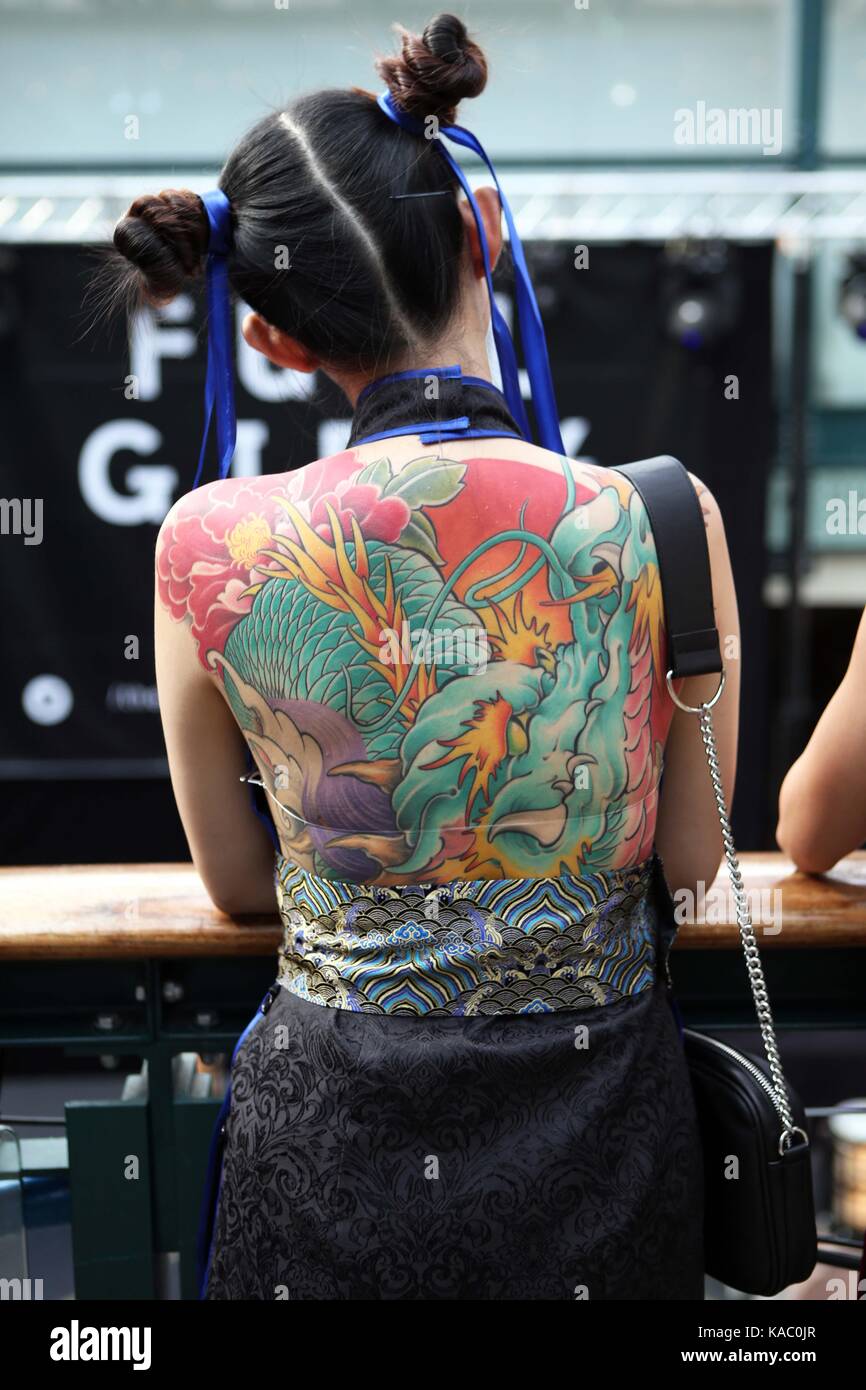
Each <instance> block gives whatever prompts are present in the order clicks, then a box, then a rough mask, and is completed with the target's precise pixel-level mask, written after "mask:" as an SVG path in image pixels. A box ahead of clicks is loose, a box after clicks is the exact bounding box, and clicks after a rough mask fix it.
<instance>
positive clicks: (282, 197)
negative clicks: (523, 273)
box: [96, 14, 487, 369]
mask: <svg viewBox="0 0 866 1390" xmlns="http://www.w3.org/2000/svg"><path fill="white" fill-rule="evenodd" d="M395 27H396V28H397V31H398V34H399V36H400V41H401V51H400V53H399V54H397V55H395V56H392V57H385V58H381V59H379V60H378V62H377V64H376V66H377V70H378V72H379V74H380V75H381V76H382V77H383V78H384V80H385V82H386V83H387V85H388V88H389V89H390V91H391V94H392V96H393V98H394V101H395V103H396V104H397V105H398V106H400V107H401V108H402V109H403V110H404V111H406V112H408V113H409V114H411V115H412V116H414V117H416V118H417V119H420V120H421V121H427V120H428V118H430V117H433V118H435V121H437V122H441V123H443V124H449V123H452V122H453V121H454V119H455V114H456V109H457V105H458V103H459V102H460V100H461V99H462V98H463V97H471V96H476V95H478V93H480V92H481V91H482V90H483V89H484V86H485V83H486V81H487V64H486V61H485V58H484V55H483V53H482V52H481V50H480V48H478V46H477V45H476V44H475V43H473V42H472V41H471V40H470V38H469V36H468V34H467V32H466V28H465V26H464V24H463V23H462V21H461V20H459V19H458V18H456V16H454V15H450V14H441V15H437V17H436V18H435V19H433V20H431V22H430V23H429V24H428V25H427V27H426V28H425V30H424V32H423V34H421V35H417V34H410V33H408V32H407V31H406V30H405V29H403V28H402V27H401V26H395ZM432 129H433V130H435V129H436V127H435V125H434V126H432ZM427 133H428V135H429V134H430V133H431V125H430V124H429V122H428V130H427ZM219 187H220V188H221V189H222V191H223V192H224V193H225V194H226V196H227V197H228V199H229V200H230V203H231V221H232V251H231V254H230V256H229V262H228V265H229V278H230V281H231V284H232V286H233V288H234V290H235V291H236V292H237V294H238V295H239V296H240V297H241V299H243V300H244V301H245V302H246V303H247V304H249V305H250V307H251V308H252V309H254V310H255V311H256V312H258V313H259V314H261V315H262V317H263V318H264V319H266V320H267V322H268V323H270V324H272V325H273V326H274V327H276V328H280V329H283V330H284V331H285V332H286V333H289V334H291V336H292V337H294V338H297V339H298V340H299V341H300V342H301V343H303V344H304V345H305V346H306V347H307V348H308V349H309V350H310V351H311V352H313V353H315V354H316V355H317V356H320V357H321V358H322V359H323V360H324V361H325V362H327V363H332V364H333V365H335V366H342V367H344V368H352V369H357V368H360V369H364V368H371V367H376V366H380V365H385V366H387V364H388V363H389V361H390V360H391V359H394V358H396V357H397V356H398V355H399V354H400V353H401V352H403V351H404V350H405V349H406V348H407V347H408V346H409V345H410V344H412V343H413V342H422V343H423V341H424V340H425V339H427V338H430V337H432V336H434V335H435V334H436V333H438V332H441V331H442V329H443V328H444V327H445V326H446V324H447V323H448V321H449V319H450V317H451V315H452V313H453V311H454V309H455V306H456V301H457V294H458V285H459V271H460V256H461V251H462V249H463V244H464V243H463V222H462V219H461V217H460V213H459V211H458V208H457V198H456V194H457V190H458V185H457V181H456V179H455V178H454V175H453V173H452V171H451V170H450V169H449V167H448V165H447V163H446V161H445V160H444V159H443V158H442V157H441V155H440V154H439V153H438V151H437V150H436V148H435V142H434V140H432V139H430V138H424V136H418V135H414V134H411V133H409V132H407V131H406V130H404V129H402V127H400V126H397V125H396V124H395V123H394V122H393V121H391V120H390V119H389V118H388V117H387V116H386V115H385V113H384V112H383V111H381V110H380V108H379V107H378V105H377V104H376V100H375V97H374V96H372V95H371V94H370V93H369V92H364V91H362V90H360V89H358V88H354V89H351V90H326V91H320V92H315V93H313V94H311V95H308V96H304V97H300V98H299V99H298V100H296V101H294V102H292V103H291V104H290V105H289V106H287V107H285V108H284V109H282V110H277V111H274V112H271V113H270V114H269V115H267V116H265V117H264V118H263V119H262V120H260V121H258V122H257V123H256V124H255V125H254V126H253V127H252V129H251V130H250V131H249V132H248V133H247V134H246V135H245V136H244V137H243V138H242V139H241V140H240V142H239V143H238V144H237V145H236V147H235V148H234V150H233V151H232V152H231V154H230V155H229V157H228V160H227V161H226V164H225V166H224V168H223V171H222V174H221V175H220V178H219ZM405 194H413V195H424V194H427V195H434V196H427V197H424V196H413V197H405V196H402V197H401V196H399V195H405ZM395 195H398V196H395ZM435 195H447V196H435ZM208 235H209V230H208V221H207V214H206V213H205V209H204V204H203V202H202V200H201V198H200V197H199V195H198V194H196V193H193V192H191V191H190V190H188V189H167V190H165V191H163V192H161V193H158V194H154V195H148V196H145V197H140V198H137V199H136V200H135V202H134V203H133V204H132V205H131V207H130V208H129V210H128V212H127V213H126V216H125V217H123V218H121V220H120V221H119V222H118V224H117V226H116V228H115V231H114V250H113V251H110V252H109V255H108V263H107V265H106V266H104V267H103V269H102V271H100V273H99V275H98V276H97V277H96V278H97V281H98V282H99V284H98V285H97V288H96V297H97V300H98V301H99V302H100V305H101V307H105V306H106V305H107V306H108V307H110V308H114V307H117V306H118V305H119V304H123V305H125V306H126V307H127V309H131V308H134V307H136V306H138V305H141V304H151V305H161V304H166V303H168V302H169V301H170V300H171V299H172V298H173V297H174V296H175V295H176V294H177V293H178V292H179V291H180V290H181V289H183V288H184V286H185V285H186V282H187V280H188V279H189V278H190V277H195V276H197V275H198V274H200V272H201V271H202V269H203V268H204V259H205V256H206V253H207V243H208ZM283 267H285V268H283Z"/></svg>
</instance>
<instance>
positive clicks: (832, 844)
mask: <svg viewBox="0 0 866 1390" xmlns="http://www.w3.org/2000/svg"><path fill="white" fill-rule="evenodd" d="M864 684H866V613H864V614H863V616H862V617H861V619H860V625H859V627H858V629H857V635H856V637H855V638H854V648H853V650H852V652H851V660H850V661H849V663H848V670H847V671H846V672H845V675H844V677H843V678H842V681H841V683H840V685H839V688H838V690H837V691H836V693H835V694H834V696H833V698H832V700H831V701H830V703H829V704H828V705H827V708H826V709H825V710H824V713H823V714H822V715H821V718H820V719H819V720H818V723H817V725H816V727H815V731H814V733H813V734H812V737H811V738H810V739H809V742H808V744H807V745H806V748H805V749H804V751H803V752H802V753H801V754H800V756H799V758H798V759H797V761H796V762H795V763H794V765H793V767H791V768H790V769H789V771H788V774H787V776H786V777H785V780H784V782H783V783H782V789H781V791H780V793H779V823H778V825H777V827H776V840H777V842H778V845H779V848H780V849H782V850H784V852H785V854H787V855H790V857H791V859H793V861H794V863H795V864H796V865H797V867H798V868H799V869H803V870H804V871H805V872H806V873H811V874H823V873H826V872H827V870H828V869H832V867H833V865H834V864H837V863H838V862H839V860H840V859H842V858H843V856H844V855H846V854H850V853H851V852H852V850H856V849H860V847H861V846H862V845H863V843H864V841H866V703H864V700H863V690H864Z"/></svg>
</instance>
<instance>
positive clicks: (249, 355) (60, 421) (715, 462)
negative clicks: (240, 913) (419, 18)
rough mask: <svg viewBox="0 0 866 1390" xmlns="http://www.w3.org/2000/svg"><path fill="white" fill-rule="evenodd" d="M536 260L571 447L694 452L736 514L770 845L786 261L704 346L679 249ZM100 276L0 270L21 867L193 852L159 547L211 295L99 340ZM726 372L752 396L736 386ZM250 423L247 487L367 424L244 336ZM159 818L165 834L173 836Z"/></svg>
mask: <svg viewBox="0 0 866 1390" xmlns="http://www.w3.org/2000/svg"><path fill="white" fill-rule="evenodd" d="M529 254H530V258H531V262H532V266H533V271H534V275H535V281H536V285H537V290H538V295H539V300H540V302H541V307H542V312H543V314H544V317H545V322H546V324H547V326H548V333H549V343H550V352H551V359H552V363H553V369H554V378H555V384H556V389H557V396H558V401H559V406H560V412H561V415H562V418H563V435H564V438H565V442H566V448H567V450H568V452H569V453H572V454H578V453H579V454H581V455H584V456H588V457H591V458H593V459H594V460H596V461H597V462H599V463H603V464H605V465H611V464H617V463H624V462H627V461H629V460H630V459H634V458H639V457H644V456H646V455H648V454H653V453H673V454H676V455H677V456H678V457H680V458H681V459H682V460H683V462H684V463H686V465H687V467H688V468H689V469H690V470H691V471H692V472H693V473H696V474H698V475H699V476H700V477H702V478H703V480H704V481H705V482H706V483H707V485H708V486H709V487H710V488H711V489H712V491H713V492H714V493H715V495H716V497H717V498H718V501H719V503H720V505H721V507H722V511H723V513H724V515H725V519H726V524H727V529H728V538H729V542H730V545H731V551H732V556H733V561H734V571H735V576H736V579H737V585H738V593H739V599H740V611H741V618H742V624H743V639H744V650H745V651H746V653H747V661H746V663H745V673H746V675H745V685H744V695H743V700H744V706H746V705H747V706H748V709H749V718H748V720H746V721H745V722H744V727H743V733H742V740H743V744H742V757H741V768H742V769H743V771H742V775H741V779H740V786H739V790H738V796H737V806H736V808H735V828H737V831H738V838H739V839H740V841H741V842H742V847H743V848H749V847H752V846H753V845H755V844H756V843H757V841H758V838H759V836H760V833H761V831H760V824H761V821H762V817H764V813H765V810H766V807H765V800H766V797H765V792H764V789H763V784H762V780H761V779H762V777H763V771H762V769H763V744H764V725H763V722H762V721H763V720H765V719H766V704H767V696H766V662H765V657H764V652H765V649H766V642H765V640H764V637H763V633H764V621H765V619H764V611H763V605H762V601H761V586H762V581H763V572H764V544H763V527H764V497H765V488H766V473H767V466H768V459H769V452H770V442H771V415H770V405H769V401H770V365H769V364H770V318H769V303H770V267H771V251H770V248H768V247H753V248H741V249H740V252H739V255H738V262H737V274H738V276H739V277H740V280H741V283H742V288H743V293H742V295H741V307H740V312H739V317H738V319H737V320H736V322H735V323H734V326H733V328H732V330H731V331H730V332H729V333H728V334H727V336H726V337H725V338H724V340H723V341H722V342H721V343H720V345H719V346H717V347H715V348H706V349H703V350H700V351H690V350H688V349H687V348H684V347H682V346H680V345H679V344H678V343H676V342H674V341H673V340H672V339H671V338H670V337H669V336H668V334H667V333H666V329H665V323H664V312H663V306H662V304H661V302H660V293H661V286H662V284H663V269H664V267H663V263H662V251H661V250H660V248H658V247H655V246H649V245H633V246H622V247H598V248H595V247H593V248H588V249H587V251H586V254H576V250H575V248H574V247H573V246H570V245H569V246H565V245H561V244H554V243H538V244H536V245H535V246H534V247H531V248H529ZM93 268H94V259H93V256H92V253H90V252H88V251H86V250H84V249H82V248H80V247H55V246H32V247H31V246H22V247H20V248H13V247H7V248H6V249H5V250H4V252H3V255H2V259H0V362H2V373H0V383H2V384H0V401H2V405H0V409H2V416H3V440H4V450H3V454H4V464H3V481H2V488H0V492H2V498H0V509H2V510H0V526H2V533H0V573H2V581H3V594H4V600H5V601H4V604H3V619H4V627H3V654H4V676H5V679H4V680H3V682H2V687H0V777H2V778H3V779H4V780H5V781H6V783H7V786H8V790H9V793H10V795H9V796H8V797H6V798H4V804H5V806H6V811H5V813H4V832H5V834H4V852H3V857H4V859H5V860H6V862H13V863H25V862H29V863H34V862H36V863H39V862H51V861H55V862H56V860H57V858H58V854H59V851H58V844H59V843H61V844H62V845H63V852H62V853H60V854H59V857H60V858H61V859H63V860H64V861H66V862H76V861H77V860H79V859H81V860H85V861H88V860H89V861H95V860H101V859H110V858H114V857H119V858H129V859H140V858H143V857H149V856H151V855H154V856H155V857H166V858H170V857H176V856H179V857H183V858H186V857H187V851H186V848H185V845H184V843H183V840H182V836H180V834H179V825H178V822H177V819H176V813H175V812H174V811H173V807H172V801H171V792H170V788H169V786H168V783H167V780H166V778H165V764H164V748H163V742H162V734H161V729H160V723H159V715H158V709H157V703H156V691H155V683H154V667H153V643H152V623H153V555H154V542H155V538H156V533H157V529H158V526H159V523H160V522H161V520H162V518H163V516H164V515H165V513H166V511H167V510H168V508H169V506H170V505H171V503H172V502H173V501H174V500H175V498H177V497H178V496H180V495H181V494H182V493H184V492H186V491H188V490H189V489H190V488H191V486H192V483H193V478H194V476H195V469H196V463H197V460H198V451H199V445H200V440H201V430H202V422H203V406H202V384H203V374H204V366H205V354H206V341H205V335H204V333H203V332H202V331H201V324H202V307H203V305H202V298H201V296H198V297H194V296H192V295H188V296H183V297H181V298H180V299H179V300H177V301H175V303H173V304H172V305H170V306H169V307H168V308H167V309H166V310H164V311H162V312H161V313H160V314H158V315H155V314H143V315H141V316H140V317H139V318H138V319H137V321H136V324H135V327H134V331H133V333H132V337H131V341H130V342H129V343H127V341H126V333H125V329H124V327H123V325H119V326H118V325H115V326H114V328H113V330H111V331H109V329H108V328H107V327H106V326H105V325H101V326H98V327H97V328H96V329H95V330H93V331H88V330H89V322H88V317H87V312H86V310H85V309H84V308H83V307H82V305H83V300H84V291H85V287H86V284H87V280H88V277H89V275H90V274H91V273H92V271H93ZM505 307H506V309H508V307H509V306H508V296H507V291H506V293H505ZM241 318H242V310H241V309H239V311H238V320H237V321H238V324H240V321H241ZM729 374H735V375H736V377H737V379H738V382H739V395H738V398H737V399H731V398H730V396H726V394H725V385H724V383H725V379H726V378H727V376H728V375H729ZM311 391H312V392H313V394H312V396H311ZM237 413H238V450H237V471H244V472H247V473H258V472H265V473H276V472H280V471H283V470H286V469H291V468H294V467H297V466H300V465H301V464H303V463H306V462H308V461H310V460H311V459H313V458H316V457H318V456H321V455H323V454H327V453H330V452H334V451H336V450H337V449H339V448H341V447H343V445H344V443H345V439H346V436H347V432H348V416H349V411H348V408H347V405H346V403H345V401H344V399H343V397H342V396H341V395H340V394H339V393H338V392H337V391H336V389H335V388H334V387H333V386H332V385H331V384H330V383H329V382H328V381H327V379H326V378H325V377H324V376H322V375H321V374H317V376H316V377H315V378H314V379H313V378H308V377H302V376H300V375H297V374H293V373H286V372H279V371H277V370H275V369H274V368H272V367H271V366H270V364H269V363H267V362H266V361H265V360H264V359H263V358H261V357H260V356H259V355H258V354H255V353H253V352H252V351H251V350H250V349H248V348H247V347H246V344H244V343H242V341H241V339H240V334H238V352H237ZM215 460H216V447H215V441H214V439H213V438H212V439H211V441H210V445H209V452H208V458H207V461H206V465H205V470H204V477H206V478H213V477H214V476H216V462H215ZM94 781H97V782H99V783H100V786H99V788H98V791H97V790H96V789H94V788H93V786H92V783H93V782H94ZM148 781H150V782H151V784H152V785H151V786H150V787H148V788H147V789H145V787H144V783H145V782H148ZM85 803H86V804H85ZM155 817H156V818H158V819H159V820H161V822H162V824H163V825H164V826H165V827H167V829H165V830H163V831H161V832H160V834H159V835H157V836H156V837H154V835H153V833H152V830H153V824H154V818H155ZM737 820H738V822H739V823H738V824H737Z"/></svg>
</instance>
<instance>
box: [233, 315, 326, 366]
mask: <svg viewBox="0 0 866 1390" xmlns="http://www.w3.org/2000/svg"><path fill="white" fill-rule="evenodd" d="M241 331H242V333H243V335H244V338H245V339H246V341H247V342H248V343H249V345H250V347H251V348H255V350H256V352H261V353H264V355H265V357H267V358H269V359H270V361H271V362H273V364H274V366H276V367H290V368H291V369H292V371H295V372H314V371H316V370H317V368H318V367H319V366H320V365H321V363H320V361H319V359H318V357H314V356H313V354H312V353H311V352H310V351H309V349H307V348H305V347H304V345H303V344H302V343H299V342H298V340H297V338H290V337H289V335H288V333H284V332H283V331H282V329H281V328H274V327H272V325H271V324H269V323H268V322H267V320H266V319H263V318H262V316H261V314H247V316H246V318H245V319H244V321H243V324H242V326H241Z"/></svg>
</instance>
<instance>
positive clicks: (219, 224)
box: [193, 188, 237, 488]
mask: <svg viewBox="0 0 866 1390" xmlns="http://www.w3.org/2000/svg"><path fill="white" fill-rule="evenodd" d="M202 202H203V203H204V206H205V212H206V213H207V218H208V222H209V223H210V239H209V241H208V257H207V314H208V334H207V379H206V381H205V392H204V435H203V437H202V441H201V451H200V453H199V456H198V469H197V470H196V475H195V481H194V482H193V487H194V488H195V487H198V484H199V479H200V478H201V470H202V467H203V465H204V456H205V450H206V448H207V441H208V435H209V434H210V422H211V416H212V415H213V412H214V406H216V427H217V449H218V453H219V470H220V477H221V478H225V477H227V476H228V471H229V468H230V467H231V461H232V458H233V456H234V452H235V443H236V440H237V417H236V414H235V380H234V368H233V365H232V337H233V331H232V312H231V295H230V293H229V272H228V255H229V252H230V250H231V204H230V202H229V200H228V198H227V197H226V195H225V193H223V191H222V189H221V188H214V189H211V191H210V192H209V193H203V194H202Z"/></svg>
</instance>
